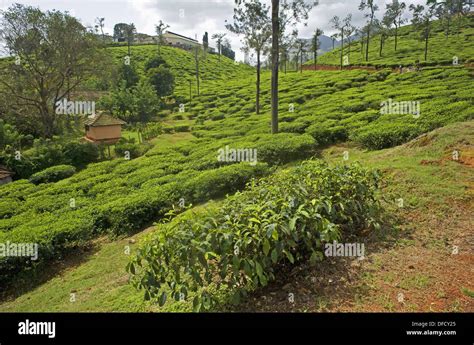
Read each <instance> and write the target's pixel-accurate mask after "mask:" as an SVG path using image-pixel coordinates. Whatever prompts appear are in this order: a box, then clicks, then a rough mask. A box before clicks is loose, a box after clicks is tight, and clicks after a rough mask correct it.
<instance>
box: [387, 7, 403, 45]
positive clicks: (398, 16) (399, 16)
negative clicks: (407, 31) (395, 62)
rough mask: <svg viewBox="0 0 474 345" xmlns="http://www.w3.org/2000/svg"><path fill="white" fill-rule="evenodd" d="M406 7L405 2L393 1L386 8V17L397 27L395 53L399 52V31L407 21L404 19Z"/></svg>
mask: <svg viewBox="0 0 474 345" xmlns="http://www.w3.org/2000/svg"><path fill="white" fill-rule="evenodd" d="M406 6H407V5H406V4H405V3H404V2H399V1H398V0H393V1H392V3H391V4H387V7H386V12H385V16H386V17H387V20H390V21H391V22H392V23H393V25H394V27H395V51H397V44H398V29H400V27H401V26H402V24H403V23H404V22H405V19H403V13H404V12H405V9H406ZM388 18H389V19H388Z"/></svg>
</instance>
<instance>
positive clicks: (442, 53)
mask: <svg viewBox="0 0 474 345" xmlns="http://www.w3.org/2000/svg"><path fill="white" fill-rule="evenodd" d="M459 25H460V26H459V27H458V24H457V23H456V25H453V27H452V28H451V31H450V35H449V36H448V37H446V34H445V29H444V28H443V27H441V24H440V22H439V21H433V23H432V30H431V33H430V39H429V43H428V58H427V61H424V52H425V50H424V49H425V42H424V41H423V40H420V35H421V34H420V32H417V31H414V29H413V26H412V25H406V26H402V27H401V28H400V29H399V32H398V44H397V50H396V51H395V38H394V36H393V34H392V35H391V36H389V37H388V38H387V39H386V40H385V43H384V46H383V50H382V55H381V56H380V54H379V51H380V35H379V34H376V35H374V36H373V37H372V38H371V41H370V44H369V61H365V46H364V48H363V51H362V50H361V44H360V41H354V42H352V44H351V48H350V51H349V45H348V43H345V46H344V55H347V57H348V58H349V65H355V66H377V67H391V68H396V67H398V66H400V65H402V66H409V65H414V64H415V61H416V60H419V61H420V64H421V65H428V66H430V65H438V64H441V65H452V63H453V57H455V56H456V57H457V58H458V62H459V64H466V63H472V62H473V57H474V44H473V39H474V16H473V15H468V16H467V17H466V18H463V21H462V23H460V24H459ZM340 56H341V49H340V48H336V49H335V50H334V51H332V52H329V53H326V54H324V55H322V56H321V57H320V58H318V64H323V65H334V66H339V65H340ZM313 63H314V60H311V61H308V62H307V63H306V65H312V64H313Z"/></svg>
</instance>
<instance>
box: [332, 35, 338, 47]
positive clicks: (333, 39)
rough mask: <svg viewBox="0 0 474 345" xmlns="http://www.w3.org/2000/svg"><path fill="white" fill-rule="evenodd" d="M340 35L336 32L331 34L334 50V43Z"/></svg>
mask: <svg viewBox="0 0 474 345" xmlns="http://www.w3.org/2000/svg"><path fill="white" fill-rule="evenodd" d="M338 37H339V35H338V34H337V33H336V34H332V35H331V40H332V50H334V44H335V43H336V40H337V38H338Z"/></svg>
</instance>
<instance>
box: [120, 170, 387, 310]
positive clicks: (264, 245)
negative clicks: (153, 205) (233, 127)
mask: <svg viewBox="0 0 474 345" xmlns="http://www.w3.org/2000/svg"><path fill="white" fill-rule="evenodd" d="M378 184H379V175H378V173H377V172H374V171H368V170H366V169H363V168H361V167H360V166H358V165H352V166H339V167H335V168H330V167H329V166H328V165H327V164H325V163H322V162H320V161H306V162H304V163H303V164H302V165H301V166H298V167H297V168H293V169H291V170H286V171H283V172H280V173H277V174H275V175H272V176H271V177H267V178H264V179H261V180H259V181H252V182H251V183H249V184H248V186H247V189H246V190H245V191H243V192H241V193H237V194H235V195H234V196H231V197H227V198H226V200H225V201H224V203H223V205H222V206H221V207H219V208H215V209H212V210H211V211H210V212H209V213H208V214H205V215H201V216H188V217H183V218H181V219H180V220H179V221H178V222H174V223H171V224H168V225H163V226H162V227H161V228H160V230H159V231H156V232H155V233H153V234H152V235H151V236H150V237H149V238H148V239H147V240H146V241H145V242H144V243H143V244H142V245H141V247H140V248H139V250H138V252H137V254H136V256H134V257H133V258H132V260H131V262H130V263H129V265H128V266H127V268H128V270H129V272H131V274H132V282H133V283H134V285H135V286H136V287H137V288H139V289H143V290H144V291H145V299H147V300H148V299H156V300H158V302H159V304H160V305H163V304H164V303H165V302H166V300H167V298H168V292H167V291H171V293H170V296H169V297H170V298H173V299H176V300H179V298H180V294H181V296H182V297H184V298H187V297H188V295H189V294H190V293H193V294H194V295H195V297H194V300H193V305H194V309H195V310H196V311H199V310H201V309H210V308H212V307H214V305H215V303H216V302H217V299H216V297H215V296H214V295H212V294H211V293H210V291H212V286H214V285H217V286H218V288H219V287H221V286H224V287H225V288H227V289H228V290H229V291H230V292H231V293H232V294H233V301H234V302H238V301H239V300H240V297H241V296H245V294H246V293H247V292H248V291H252V290H253V289H255V288H257V287H260V286H265V285H267V284H268V282H269V281H271V280H273V279H275V274H276V271H277V270H278V268H279V267H282V266H285V265H289V264H290V265H292V264H295V263H297V262H300V261H305V260H309V261H310V262H311V263H313V264H316V263H317V262H318V261H320V260H321V259H322V258H323V253H322V248H323V245H324V244H325V243H327V242H332V241H335V240H340V239H341V238H344V237H345V236H346V235H348V234H349V233H357V232H358V231H359V230H361V229H365V228H367V227H369V228H378V227H379V223H378V215H379V212H380V208H379V203H378V201H377V188H378ZM170 214H173V212H171V213H170Z"/></svg>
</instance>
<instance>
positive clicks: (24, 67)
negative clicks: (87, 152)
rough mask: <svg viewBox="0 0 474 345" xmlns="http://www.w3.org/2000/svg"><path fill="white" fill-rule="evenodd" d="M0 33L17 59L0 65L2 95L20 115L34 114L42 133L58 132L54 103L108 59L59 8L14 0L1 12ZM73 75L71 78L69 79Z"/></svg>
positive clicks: (88, 34) (91, 37)
mask: <svg viewBox="0 0 474 345" xmlns="http://www.w3.org/2000/svg"><path fill="white" fill-rule="evenodd" d="M0 37H1V40H2V41H3V42H4V44H5V47H6V48H7V49H8V51H9V53H10V54H11V55H14V56H16V57H17V59H18V60H17V61H19V62H20V63H19V64H11V65H10V64H5V65H4V66H3V68H2V69H1V70H0V86H1V87H0V94H2V96H4V98H5V100H8V102H9V107H8V108H9V110H10V111H11V112H12V113H14V114H16V115H17V116H18V117H26V116H28V117H30V118H31V121H32V122H33V123H34V124H35V125H36V126H37V127H39V128H40V129H39V130H38V132H40V133H41V134H42V135H43V136H44V137H48V138H50V137H52V136H53V135H54V134H55V133H59V132H60V128H59V127H58V125H59V122H61V121H62V120H63V119H62V118H59V117H58V114H56V112H55V105H56V104H57V102H58V101H61V100H62V99H63V98H64V97H65V96H67V95H68V94H69V92H70V91H72V90H74V89H76V88H77V87H78V86H79V85H80V84H81V83H82V82H84V81H86V80H87V79H88V78H90V77H91V76H92V75H100V74H99V72H102V71H104V70H105V64H108V63H109V60H108V55H107V54H105V53H104V52H103V51H102V52H100V51H99V49H98V47H99V42H98V40H97V37H96V35H94V34H93V32H89V31H88V30H87V29H86V28H85V27H84V26H83V25H82V24H81V23H80V22H79V21H78V20H77V19H75V18H74V17H71V16H70V15H69V14H68V13H64V12H59V11H56V10H52V11H47V12H42V11H41V10H40V9H39V8H36V7H32V6H26V5H21V4H14V5H12V6H11V7H10V8H8V9H7V10H6V11H4V12H2V18H1V21H0ZM68 80H70V82H69V83H68V82H67V81H68Z"/></svg>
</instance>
